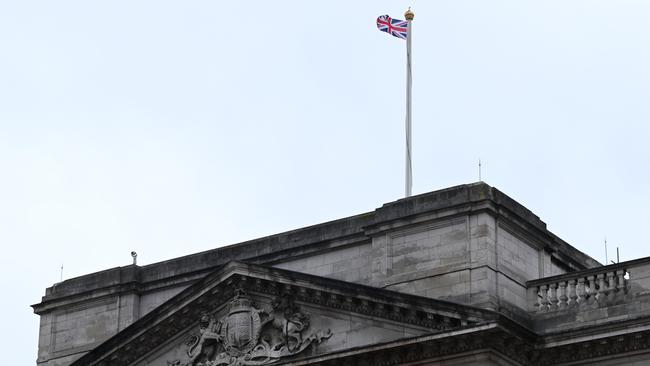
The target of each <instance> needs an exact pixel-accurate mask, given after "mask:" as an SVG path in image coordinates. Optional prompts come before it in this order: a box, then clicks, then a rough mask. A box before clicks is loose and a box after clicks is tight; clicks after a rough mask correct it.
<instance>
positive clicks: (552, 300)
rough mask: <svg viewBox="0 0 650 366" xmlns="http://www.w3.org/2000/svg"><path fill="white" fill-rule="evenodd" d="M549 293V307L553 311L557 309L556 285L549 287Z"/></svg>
mask: <svg viewBox="0 0 650 366" xmlns="http://www.w3.org/2000/svg"><path fill="white" fill-rule="evenodd" d="M550 288H551V289H550V291H549V294H548V295H549V302H550V305H551V310H555V309H557V308H558V306H557V303H558V301H559V300H558V298H557V283H552V284H551V286H550Z"/></svg>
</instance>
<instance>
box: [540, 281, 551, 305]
mask: <svg viewBox="0 0 650 366" xmlns="http://www.w3.org/2000/svg"><path fill="white" fill-rule="evenodd" d="M539 297H540V299H539V304H540V306H539V311H547V310H548V304H549V302H548V286H546V285H541V286H539Z"/></svg>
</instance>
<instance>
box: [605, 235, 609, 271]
mask: <svg viewBox="0 0 650 366" xmlns="http://www.w3.org/2000/svg"><path fill="white" fill-rule="evenodd" d="M607 259H608V258H607V237H605V265H607V262H609V261H608V260H607Z"/></svg>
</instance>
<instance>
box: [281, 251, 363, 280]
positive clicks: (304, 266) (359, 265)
mask: <svg viewBox="0 0 650 366" xmlns="http://www.w3.org/2000/svg"><path fill="white" fill-rule="evenodd" d="M371 249H372V248H371V245H370V243H362V244H356V245H351V246H346V247H342V248H336V249H333V250H329V251H326V252H324V253H317V254H312V255H310V256H304V257H299V258H290V259H289V260H286V261H282V262H278V263H274V264H273V266H274V267H278V268H282V269H288V270H290V271H296V272H302V273H308V274H313V275H316V276H322V277H328V278H334V279H337V280H343V281H347V282H354V283H361V284H367V283H369V282H370V261H371V256H370V251H371Z"/></svg>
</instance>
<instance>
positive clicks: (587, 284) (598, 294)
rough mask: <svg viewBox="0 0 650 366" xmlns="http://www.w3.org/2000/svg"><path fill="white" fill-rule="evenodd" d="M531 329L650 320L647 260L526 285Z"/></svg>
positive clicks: (548, 330)
mask: <svg viewBox="0 0 650 366" xmlns="http://www.w3.org/2000/svg"><path fill="white" fill-rule="evenodd" d="M526 285H527V291H528V295H527V297H528V304H529V309H528V310H529V313H530V315H531V318H532V320H533V325H534V329H535V330H536V331H538V332H541V333H552V332H555V331H558V332H559V331H564V330H569V329H575V328H576V327H580V326H586V325H594V324H605V323H615V322H625V321H628V320H630V319H632V318H640V317H649V318H650V257H646V258H642V259H637V260H633V261H628V262H621V263H617V264H612V265H608V266H602V267H596V268H590V269H586V270H582V271H576V272H572V273H567V274H562V275H558V276H553V277H546V278H540V279H537V280H532V281H528V282H527V284H526Z"/></svg>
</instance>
